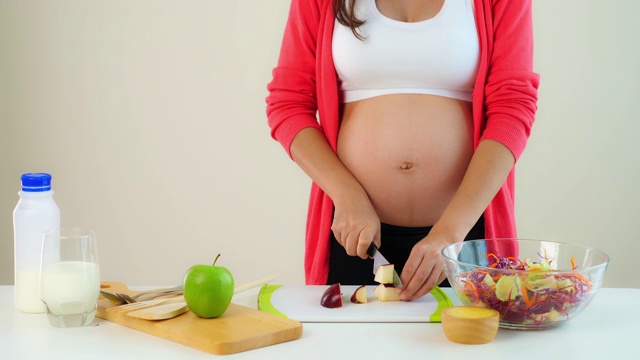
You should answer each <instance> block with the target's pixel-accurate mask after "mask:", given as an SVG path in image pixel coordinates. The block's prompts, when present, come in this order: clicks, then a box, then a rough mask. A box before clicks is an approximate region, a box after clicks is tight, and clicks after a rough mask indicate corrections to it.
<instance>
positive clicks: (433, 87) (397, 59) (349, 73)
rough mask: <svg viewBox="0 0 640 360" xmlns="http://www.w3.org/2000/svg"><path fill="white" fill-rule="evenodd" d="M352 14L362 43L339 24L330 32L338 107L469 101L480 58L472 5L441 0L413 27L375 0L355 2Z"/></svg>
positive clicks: (469, 0) (467, 0)
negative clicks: (391, 97) (418, 97)
mask: <svg viewBox="0 0 640 360" xmlns="http://www.w3.org/2000/svg"><path fill="white" fill-rule="evenodd" d="M355 15H356V17H357V18H358V19H360V20H365V23H364V25H362V26H361V27H360V34H361V35H363V36H364V38H365V39H364V41H362V40H359V39H357V38H356V37H355V36H354V35H353V33H352V32H351V29H350V28H349V27H346V26H343V25H341V24H340V23H338V22H337V21H336V22H335V25H334V31H333V49H332V51H333V61H334V64H335V67H336V71H337V73H338V77H339V84H340V85H339V86H340V93H341V96H340V99H341V101H342V102H352V101H358V100H362V99H366V98H370V97H374V96H380V95H386V94H399V93H413V94H431V95H439V96H445V97H449V98H454V99H459V100H464V101H471V91H472V90H473V85H474V83H475V78H476V72H477V68H478V59H479V54H480V48H479V44H478V34H477V29H476V23H475V16H474V12H473V0H445V2H444V5H443V6H442V9H441V10H440V12H439V13H438V14H437V15H436V16H435V17H433V18H431V19H428V20H424V21H420V22H414V23H408V22H402V21H397V20H392V19H390V18H388V17H386V16H384V15H383V14H382V13H380V11H379V10H378V7H377V6H376V0H358V1H357V3H356V7H355Z"/></svg>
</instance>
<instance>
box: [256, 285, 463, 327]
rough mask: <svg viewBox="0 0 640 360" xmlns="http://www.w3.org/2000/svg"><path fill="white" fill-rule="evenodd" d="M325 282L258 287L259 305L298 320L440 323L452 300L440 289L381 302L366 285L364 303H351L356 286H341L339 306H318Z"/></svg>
mask: <svg viewBox="0 0 640 360" xmlns="http://www.w3.org/2000/svg"><path fill="white" fill-rule="evenodd" d="M328 287H329V286H328V285H298V286H295V285H292V286H289V285H283V286H281V285H265V286H263V287H262V289H261V290H260V296H259V299H258V308H259V309H260V310H262V311H265V312H269V313H272V314H275V315H280V316H283V317H287V318H289V319H293V320H297V321H300V322H440V311H441V310H442V308H444V307H447V306H451V305H452V304H451V300H450V299H449V298H448V297H447V295H446V294H445V293H444V292H443V291H442V290H441V289H439V288H436V289H434V290H433V291H432V292H431V293H429V294H427V295H425V296H423V297H422V298H420V299H417V300H413V301H388V302H382V301H379V300H378V299H376V297H375V295H374V294H373V290H374V289H375V285H369V286H367V303H366V304H354V303H352V302H351V300H350V299H351V295H352V294H353V292H354V291H355V289H356V288H357V287H358V286H348V285H342V286H340V290H341V291H342V307H341V308H333V309H328V308H325V307H323V306H321V305H320V299H321V298H322V294H323V293H324V291H325V290H326V289H327V288H328Z"/></svg>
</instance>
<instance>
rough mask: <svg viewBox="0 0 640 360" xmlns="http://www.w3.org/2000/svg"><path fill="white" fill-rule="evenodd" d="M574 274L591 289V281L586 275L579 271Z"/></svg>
mask: <svg viewBox="0 0 640 360" xmlns="http://www.w3.org/2000/svg"><path fill="white" fill-rule="evenodd" d="M572 276H574V277H577V278H578V279H580V280H582V281H583V282H584V283H585V284H587V289H591V281H590V280H588V279H587V278H585V277H584V276H582V275H580V274H578V273H574V274H573V275H572Z"/></svg>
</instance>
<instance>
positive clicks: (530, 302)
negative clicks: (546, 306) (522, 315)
mask: <svg viewBox="0 0 640 360" xmlns="http://www.w3.org/2000/svg"><path fill="white" fill-rule="evenodd" d="M520 290H521V291H522V297H523V298H524V303H525V304H527V306H528V307H530V308H531V307H533V305H535V304H536V298H537V296H538V294H534V296H533V299H531V300H529V295H528V294H527V289H526V288H525V287H524V285H523V286H520Z"/></svg>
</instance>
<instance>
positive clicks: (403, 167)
mask: <svg viewBox="0 0 640 360" xmlns="http://www.w3.org/2000/svg"><path fill="white" fill-rule="evenodd" d="M411 169H413V163H411V162H408V161H405V162H403V163H402V164H400V170H404V171H407V170H411Z"/></svg>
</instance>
